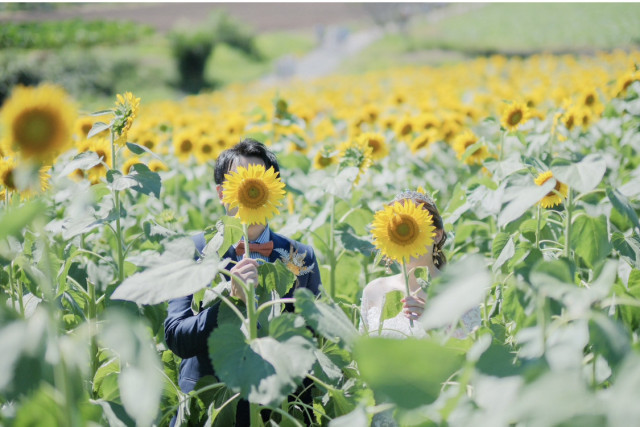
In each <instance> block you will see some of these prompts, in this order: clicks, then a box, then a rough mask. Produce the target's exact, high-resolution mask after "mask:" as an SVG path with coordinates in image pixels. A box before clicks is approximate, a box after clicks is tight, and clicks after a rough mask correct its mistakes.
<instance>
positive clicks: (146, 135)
mask: <svg viewBox="0 0 640 427" xmlns="http://www.w3.org/2000/svg"><path fill="white" fill-rule="evenodd" d="M133 142H135V143H136V144H138V145H142V146H144V147H147V148H148V149H149V150H151V151H155V150H156V149H157V147H158V137H157V135H156V133H155V132H153V131H151V130H146V131H144V132H142V133H140V134H138V135H136V137H135V138H134V139H133Z"/></svg>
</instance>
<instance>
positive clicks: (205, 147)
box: [202, 144, 213, 154]
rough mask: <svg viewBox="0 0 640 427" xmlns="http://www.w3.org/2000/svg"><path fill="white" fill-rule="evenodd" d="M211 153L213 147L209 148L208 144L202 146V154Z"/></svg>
mask: <svg viewBox="0 0 640 427" xmlns="http://www.w3.org/2000/svg"><path fill="white" fill-rule="evenodd" d="M212 151H213V147H211V145H209V144H204V145H203V146H202V152H203V153H204V154H209V153H211V152H212Z"/></svg>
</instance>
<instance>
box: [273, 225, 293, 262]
mask: <svg viewBox="0 0 640 427" xmlns="http://www.w3.org/2000/svg"><path fill="white" fill-rule="evenodd" d="M271 240H272V241H273V252H271V255H269V262H271V263H273V262H276V260H278V259H280V257H281V254H280V253H278V251H276V249H284V250H285V251H287V252H289V250H291V244H290V243H289V241H288V240H287V239H285V238H284V237H282V236H281V235H279V234H276V233H274V232H273V230H271Z"/></svg>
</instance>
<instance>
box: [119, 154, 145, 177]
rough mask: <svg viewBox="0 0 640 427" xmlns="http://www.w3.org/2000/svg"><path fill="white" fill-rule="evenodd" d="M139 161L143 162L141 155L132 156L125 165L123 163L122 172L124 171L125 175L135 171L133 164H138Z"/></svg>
mask: <svg viewBox="0 0 640 427" xmlns="http://www.w3.org/2000/svg"><path fill="white" fill-rule="evenodd" d="M138 163H142V160H140V157H138V156H133V157H130V158H129V159H127V161H126V162H124V165H122V173H124V174H125V175H129V174H130V173H131V172H132V171H133V165H137V164H138Z"/></svg>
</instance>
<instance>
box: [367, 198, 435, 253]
mask: <svg viewBox="0 0 640 427" xmlns="http://www.w3.org/2000/svg"><path fill="white" fill-rule="evenodd" d="M371 233H372V234H373V244H374V245H375V246H376V248H378V249H379V250H380V252H382V254H383V255H384V256H386V257H387V258H390V259H392V260H394V261H398V262H403V261H404V262H408V261H409V259H410V258H411V257H414V258H417V257H419V256H421V255H424V254H425V253H427V252H428V251H429V247H430V246H431V245H433V238H434V236H435V227H434V225H433V217H432V216H431V214H429V212H428V211H427V210H425V209H423V204H422V203H420V204H418V205H416V203H414V202H413V201H412V200H401V201H397V202H395V203H393V204H391V205H387V206H385V207H384V208H383V209H382V210H380V211H378V212H376V214H375V216H374V218H373V224H372V230H371Z"/></svg>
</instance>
